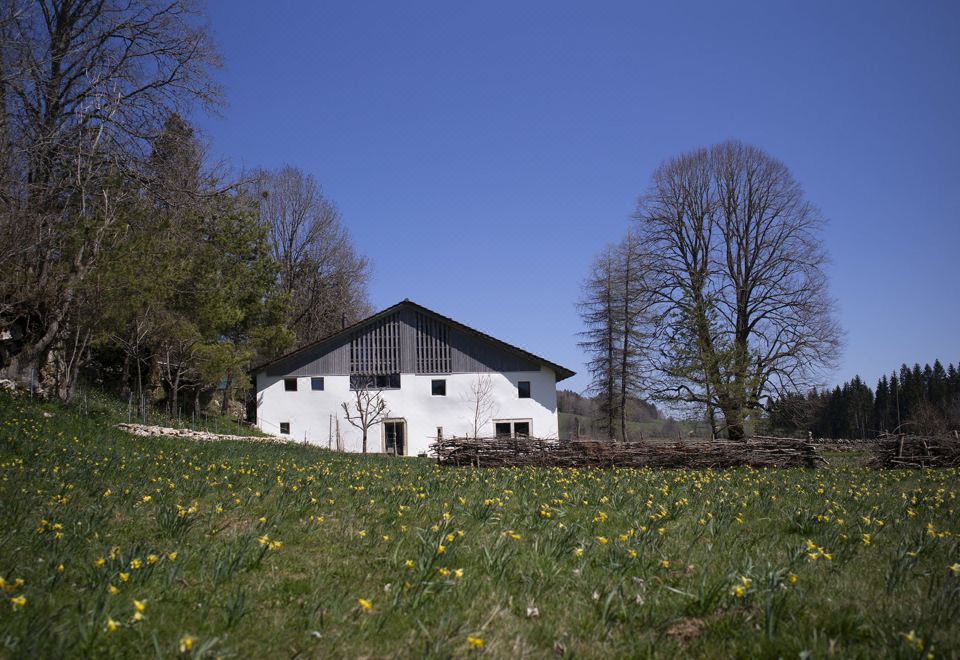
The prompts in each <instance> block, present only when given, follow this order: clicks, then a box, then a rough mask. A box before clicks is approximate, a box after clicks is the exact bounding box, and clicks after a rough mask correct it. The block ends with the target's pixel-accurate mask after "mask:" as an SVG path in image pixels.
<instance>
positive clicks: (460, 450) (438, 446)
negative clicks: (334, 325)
mask: <svg viewBox="0 0 960 660" xmlns="http://www.w3.org/2000/svg"><path fill="white" fill-rule="evenodd" d="M431 450H432V451H433V453H434V455H435V456H436V457H437V462H438V463H440V464H441V465H464V466H466V465H471V466H476V467H503V466H523V465H531V466H541V467H661V468H692V469H702V468H727V467H737V466H750V467H777V468H786V467H816V466H817V465H818V464H819V463H821V462H822V461H823V459H821V458H820V456H819V455H818V454H817V449H816V446H815V445H814V444H813V443H810V442H807V441H805V440H797V439H794V438H771V437H753V438H750V439H749V440H746V441H740V442H734V441H729V440H691V441H686V442H683V443H675V444H654V443H647V442H598V441H591V440H574V441H571V442H561V441H559V440H551V439H544V438H443V439H440V440H438V441H437V442H435V443H433V444H432V445H431Z"/></svg>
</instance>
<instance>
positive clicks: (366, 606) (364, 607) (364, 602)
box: [357, 598, 373, 612]
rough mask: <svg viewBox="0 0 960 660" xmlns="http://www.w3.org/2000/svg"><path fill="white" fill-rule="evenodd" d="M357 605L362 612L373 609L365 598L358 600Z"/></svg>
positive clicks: (371, 604)
mask: <svg viewBox="0 0 960 660" xmlns="http://www.w3.org/2000/svg"><path fill="white" fill-rule="evenodd" d="M357 605H359V606H360V608H361V609H362V610H363V611H364V612H369V611H370V610H372V609H373V603H372V602H370V601H369V600H367V599H366V598H358V599H357Z"/></svg>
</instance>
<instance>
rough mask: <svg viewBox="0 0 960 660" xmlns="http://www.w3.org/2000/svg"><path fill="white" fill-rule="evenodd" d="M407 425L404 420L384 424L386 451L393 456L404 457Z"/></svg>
mask: <svg viewBox="0 0 960 660" xmlns="http://www.w3.org/2000/svg"><path fill="white" fill-rule="evenodd" d="M405 431H406V424H405V423H404V421H403V420H402V419H396V420H390V421H387V422H384V423H383V441H384V451H385V452H386V453H387V454H391V455H393V456H404V455H406V453H407V447H406V440H407V439H406V433H405Z"/></svg>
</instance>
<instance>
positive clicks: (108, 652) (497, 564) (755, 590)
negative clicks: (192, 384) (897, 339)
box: [0, 398, 960, 658]
mask: <svg viewBox="0 0 960 660" xmlns="http://www.w3.org/2000/svg"><path fill="white" fill-rule="evenodd" d="M0 429H2V430H0V579H2V582H0V591H2V595H3V599H4V602H3V603H0V655H4V656H10V657H77V656H97V657H144V656H147V655H155V656H158V657H178V656H179V657H218V656H219V657H230V656H233V657H267V656H271V657H278V656H283V657H287V656H297V655H299V656H308V657H339V656H360V655H364V656H397V657H406V656H444V657H446V656H457V657H477V656H480V655H488V656H493V657H521V656H524V657H525V656H533V657H547V656H555V655H559V656H564V655H569V656H574V655H576V656H588V657H596V656H620V657H623V656H630V657H636V656H663V657H669V656H681V655H682V656H701V657H711V658H716V657H734V656H740V657H748V656H749V657H757V656H763V657H771V656H781V657H794V658H796V657H808V656H809V657H823V656H827V655H831V654H833V655H839V656H847V657H849V656H855V657H880V656H887V657H898V658H927V657H956V656H957V655H958V653H960V626H958V625H957V623H956V622H957V620H958V617H960V537H958V534H960V510H958V501H957V491H958V489H960V481H958V474H957V471H956V470H940V471H923V472H921V471H877V470H872V469H868V468H865V467H861V466H859V465H856V464H855V463H856V461H847V462H846V463H847V464H842V463H843V461H840V460H833V461H832V464H831V466H829V467H827V468H824V469H818V470H799V469H791V470H769V471H768V470H759V471H758V470H750V469H737V470H727V471H711V470H701V471H680V470H670V471H653V470H633V469H631V470H618V469H611V470H595V469H588V470H570V469H536V468H517V469H510V468H495V469H453V468H441V467H438V466H437V465H436V464H434V463H433V462H431V461H429V460H424V459H387V458H381V457H362V456H353V455H342V454H335V453H330V452H327V451H325V450H323V449H318V448H313V447H303V446H298V445H288V446H278V445H269V444H258V443H255V442H229V443H207V444H203V443H195V442H188V441H183V440H179V441H174V440H168V439H156V438H137V437H132V436H128V435H125V434H123V433H121V432H119V431H116V430H113V429H112V428H111V426H110V425H109V424H106V423H105V422H104V421H103V420H101V419H97V418H96V416H90V415H85V416H80V415H77V414H75V413H73V412H71V411H69V410H67V409H63V408H59V407H53V406H42V405H37V404H32V403H28V402H25V401H22V400H14V399H8V398H4V399H0ZM840 458H842V457H840ZM804 654H806V655H804Z"/></svg>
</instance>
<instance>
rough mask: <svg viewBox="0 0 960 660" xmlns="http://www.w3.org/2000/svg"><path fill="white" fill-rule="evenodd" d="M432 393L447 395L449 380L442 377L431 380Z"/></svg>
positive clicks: (434, 394)
mask: <svg viewBox="0 0 960 660" xmlns="http://www.w3.org/2000/svg"><path fill="white" fill-rule="evenodd" d="M430 393H431V394H433V396H447V381H446V380H443V379H442V378H441V379H436V380H431V381H430Z"/></svg>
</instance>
